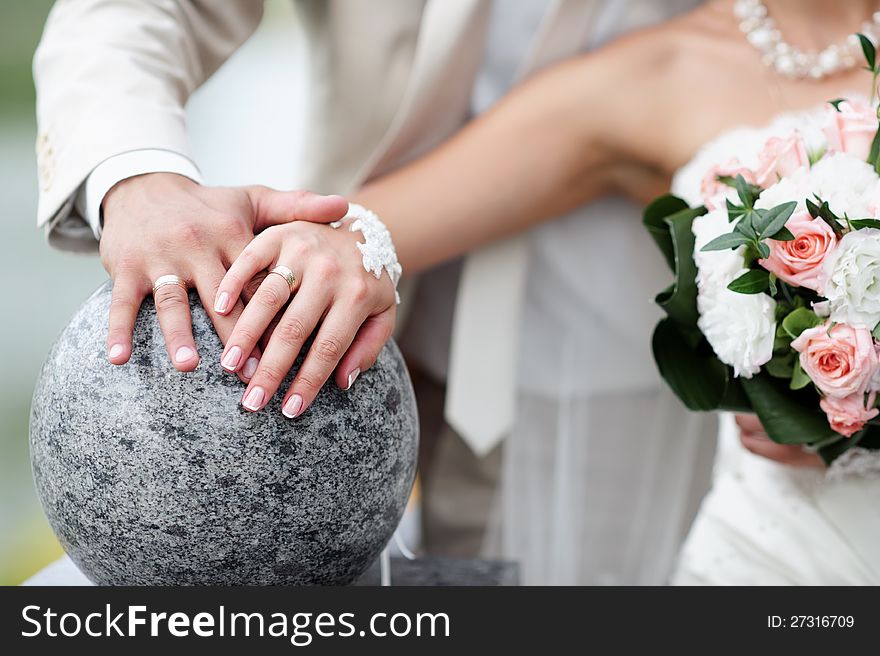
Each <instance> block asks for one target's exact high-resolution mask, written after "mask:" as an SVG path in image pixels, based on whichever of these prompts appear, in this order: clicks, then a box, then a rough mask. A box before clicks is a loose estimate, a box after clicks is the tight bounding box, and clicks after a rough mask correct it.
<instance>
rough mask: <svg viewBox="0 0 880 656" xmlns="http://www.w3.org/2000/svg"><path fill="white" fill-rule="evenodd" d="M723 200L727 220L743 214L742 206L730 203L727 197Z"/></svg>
mask: <svg viewBox="0 0 880 656" xmlns="http://www.w3.org/2000/svg"><path fill="white" fill-rule="evenodd" d="M725 202H726V203H727V220H728V221H730V222H731V223H733V222H734V221H736V220H737V219H738V218H740V217H741V216H742V215H743V214H745V212H746V210H745V208H744V207H742V206H740V205H737V204H735V203H732V202H731V201H730V199H729V198H728V199H727V201H725Z"/></svg>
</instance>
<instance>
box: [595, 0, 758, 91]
mask: <svg viewBox="0 0 880 656" xmlns="http://www.w3.org/2000/svg"><path fill="white" fill-rule="evenodd" d="M739 36H740V35H739V34H738V33H737V32H735V31H732V30H731V20H730V17H729V16H727V15H725V14H724V13H723V12H721V11H720V9H719V7H718V6H717V3H707V4H706V5H704V6H700V7H698V8H697V9H694V10H692V11H690V12H687V13H685V14H683V15H681V16H679V17H677V18H673V19H671V20H668V21H666V22H663V23H659V24H657V25H654V26H652V27H649V28H645V29H642V30H638V31H635V32H632V33H630V34H627V35H625V36H623V37H621V38H620V39H618V40H617V41H614V42H612V43H611V44H609V45H608V46H606V48H605V49H604V51H600V53H599V57H597V60H598V59H599V58H601V59H602V60H603V64H604V65H606V66H613V67H616V68H618V69H619V70H626V71H628V73H629V74H630V76H631V77H630V79H631V80H632V79H638V80H643V81H646V82H653V83H655V84H658V85H663V86H664V87H665V88H666V89H670V88H672V87H675V86H677V85H680V86H684V85H688V84H690V83H691V82H693V81H694V80H695V79H699V78H700V77H704V76H705V75H706V74H707V73H709V72H710V71H712V70H714V69H715V68H716V67H717V66H718V64H719V63H721V62H723V61H725V59H726V58H727V57H728V56H729V55H739V54H741V53H740V47H741V43H740V41H741V39H740V38H739ZM597 63H598V61H597ZM629 88H631V89H633V90H634V91H637V89H636V87H633V86H632V85H629Z"/></svg>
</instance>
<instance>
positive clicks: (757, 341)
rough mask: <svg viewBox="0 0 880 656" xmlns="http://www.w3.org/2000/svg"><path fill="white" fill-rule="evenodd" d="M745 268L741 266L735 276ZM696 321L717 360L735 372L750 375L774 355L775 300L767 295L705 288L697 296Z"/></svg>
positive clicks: (735, 373)
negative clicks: (697, 316) (697, 318)
mask: <svg viewBox="0 0 880 656" xmlns="http://www.w3.org/2000/svg"><path fill="white" fill-rule="evenodd" d="M747 270H748V269H741V270H740V271H738V272H736V274H735V275H734V276H733V277H732V278H731V279H734V278H737V277H738V276H740V275H742V274H743V273H745V272H746V271H747ZM697 310H698V311H699V313H700V319H699V321H698V322H697V325H698V326H699V328H700V330H701V331H702V332H703V334H704V335H705V336H706V339H707V340H708V341H709V344H710V345H711V346H712V350H714V351H715V355H717V356H718V359H719V360H721V361H722V362H723V363H725V364H729V365H730V366H731V367H733V372H734V375H736V376H741V377H743V378H751V377H752V376H754V375H755V374H756V373H758V372H759V371H760V370H761V366H762V365H764V364H765V363H767V362H768V361H769V360H770V358H771V357H773V342H774V340H775V338H776V320H775V319H776V301H774V300H773V299H772V298H771V297H770V296H768V295H767V294H740V293H738V292H732V291H730V290H729V289H727V287H721V286H718V287H707V288H705V289H702V290H700V293H699V294H698V296H697Z"/></svg>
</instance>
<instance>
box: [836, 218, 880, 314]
mask: <svg viewBox="0 0 880 656" xmlns="http://www.w3.org/2000/svg"><path fill="white" fill-rule="evenodd" d="M823 267H824V272H823V273H824V278H825V280H824V290H823V291H824V295H825V297H826V298H827V299H828V302H829V303H830V305H831V320H832V321H834V322H836V323H848V324H851V325H853V326H862V327H864V328H867V329H868V330H873V328H874V327H875V326H876V325H877V323H878V322H880V230H874V229H871V228H866V229H864V230H854V231H852V232H850V233H847V234H846V235H844V236H843V238H842V239H841V240H840V242H839V243H838V245H837V248H835V249H834V250H833V251H832V252H831V253H829V255H828V257H827V258H826V259H825V262H824V264H823Z"/></svg>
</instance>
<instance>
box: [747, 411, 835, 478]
mask: <svg viewBox="0 0 880 656" xmlns="http://www.w3.org/2000/svg"><path fill="white" fill-rule="evenodd" d="M736 424H737V426H739V431H740V435H739V439H740V442H742V445H743V446H744V447H745V448H746V449H747V450H748V451H751V452H752V453H754V454H755V455H758V456H762V457H764V458H768V459H770V460H775V461H776V462H779V463H782V464H783V465H790V466H792V467H824V466H825V463H824V462H822V458H820V457H819V455H818V454H816V453H813V452H812V451H808V450H807V449H805V448H804V447H802V446H800V445H797V444H779V443H778V442H774V441H773V440H771V439H770V438H769V437H768V436H767V433H765V432H764V427H763V426H762V425H761V422H760V421H759V420H758V418H757V417H756V416H755V415H737V416H736Z"/></svg>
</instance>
